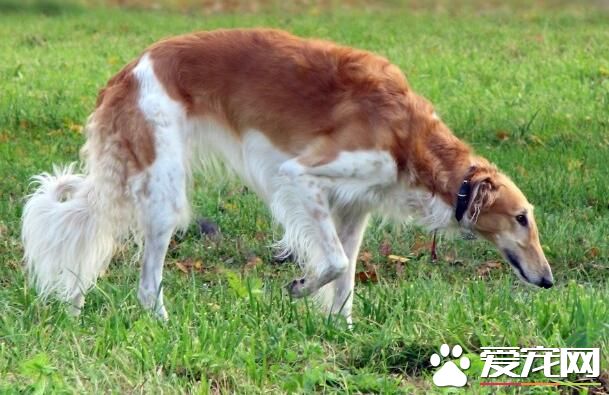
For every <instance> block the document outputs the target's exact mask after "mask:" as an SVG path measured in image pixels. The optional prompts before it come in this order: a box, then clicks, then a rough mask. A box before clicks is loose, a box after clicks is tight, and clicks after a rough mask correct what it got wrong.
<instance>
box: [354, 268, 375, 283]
mask: <svg viewBox="0 0 609 395" xmlns="http://www.w3.org/2000/svg"><path fill="white" fill-rule="evenodd" d="M355 280H356V281H357V282H359V283H377V282H378V281H379V280H378V276H377V274H376V270H375V271H364V272H358V273H356V274H355Z"/></svg>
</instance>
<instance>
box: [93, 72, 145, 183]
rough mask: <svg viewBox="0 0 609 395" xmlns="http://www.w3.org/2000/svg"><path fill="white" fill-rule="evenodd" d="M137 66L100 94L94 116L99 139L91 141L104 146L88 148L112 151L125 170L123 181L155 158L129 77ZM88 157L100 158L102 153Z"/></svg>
mask: <svg viewBox="0 0 609 395" xmlns="http://www.w3.org/2000/svg"><path fill="white" fill-rule="evenodd" d="M136 64H137V60H134V61H133V62H131V63H129V64H128V65H126V66H125V67H124V68H123V69H122V70H121V71H119V72H118V73H117V74H116V75H115V76H114V77H112V78H111V79H110V80H109V81H108V83H107V84H106V87H105V88H103V89H102V90H101V91H100V93H99V95H98V98H97V109H96V110H95V113H94V114H93V121H94V122H95V124H96V125H97V127H96V128H95V131H94V132H95V133H97V134H98V135H97V136H93V138H98V139H100V140H102V142H103V143H102V144H95V145H92V144H89V146H94V147H96V148H103V147H105V148H106V149H111V150H112V152H113V154H114V155H116V156H118V158H117V159H119V160H120V161H121V162H122V163H123V164H124V166H125V169H124V174H123V177H124V178H127V177H129V176H131V175H134V174H137V173H139V172H141V171H142V170H143V169H145V168H146V167H148V166H150V165H151V164H152V162H154V159H155V157H156V153H155V148H154V136H153V134H152V130H151V129H150V125H149V124H148V122H147V121H146V119H145V118H144V116H143V114H142V113H141V111H140V109H139V108H138V105H137V97H138V82H137V80H136V78H135V76H134V75H133V73H132V71H133V68H134V67H135V65H136ZM110 146H111V148H110ZM91 154H93V155H95V156H100V155H103V152H95V153H91Z"/></svg>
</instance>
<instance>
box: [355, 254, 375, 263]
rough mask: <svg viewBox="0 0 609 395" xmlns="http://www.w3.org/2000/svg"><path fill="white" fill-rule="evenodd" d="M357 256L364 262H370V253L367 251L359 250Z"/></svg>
mask: <svg viewBox="0 0 609 395" xmlns="http://www.w3.org/2000/svg"><path fill="white" fill-rule="evenodd" d="M358 258H359V260H360V261H361V262H363V263H364V264H369V263H370V262H372V254H371V253H370V252H369V251H362V252H360V254H359V257H358Z"/></svg>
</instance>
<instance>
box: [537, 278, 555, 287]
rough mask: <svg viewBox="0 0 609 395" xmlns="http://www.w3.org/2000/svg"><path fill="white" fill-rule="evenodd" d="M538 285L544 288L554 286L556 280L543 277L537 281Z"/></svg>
mask: <svg viewBox="0 0 609 395" xmlns="http://www.w3.org/2000/svg"><path fill="white" fill-rule="evenodd" d="M537 285H539V286H540V287H542V288H546V289H548V288H552V287H553V286H554V281H552V279H548V278H545V277H544V278H542V279H541V281H539V283H537Z"/></svg>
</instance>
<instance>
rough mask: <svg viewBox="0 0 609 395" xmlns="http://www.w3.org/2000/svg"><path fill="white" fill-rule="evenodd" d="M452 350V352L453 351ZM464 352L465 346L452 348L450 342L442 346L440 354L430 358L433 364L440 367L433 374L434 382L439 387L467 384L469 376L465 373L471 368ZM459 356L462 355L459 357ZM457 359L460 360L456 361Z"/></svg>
mask: <svg viewBox="0 0 609 395" xmlns="http://www.w3.org/2000/svg"><path fill="white" fill-rule="evenodd" d="M451 351H452V352H451ZM461 354H463V348H461V346H460V345H458V344H457V345H456V346H454V347H453V348H452V350H451V349H450V347H449V345H448V344H442V345H441V346H440V355H438V354H435V353H434V354H433V355H432V356H431V358H429V363H431V366H433V367H436V368H437V367H438V366H439V368H438V370H436V372H435V373H434V375H433V383H434V384H435V385H436V386H438V387H463V386H464V385H465V384H467V376H466V375H465V373H463V371H464V370H467V369H469V367H470V361H469V358H467V357H466V356H461ZM459 357H461V358H460V359H459ZM455 360H458V361H457V363H455Z"/></svg>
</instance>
